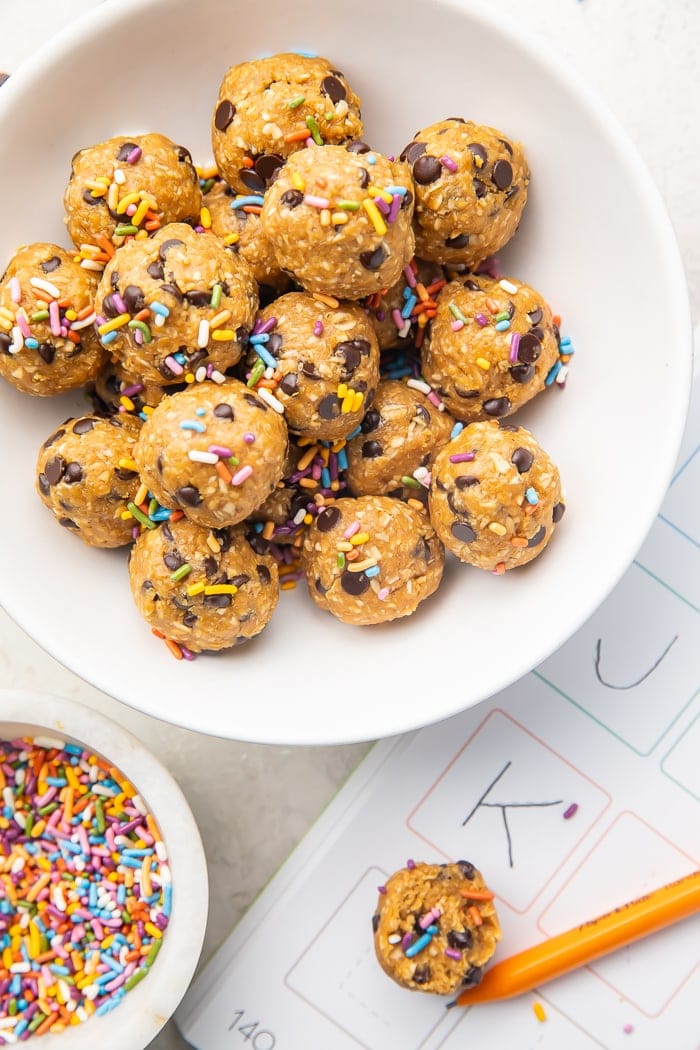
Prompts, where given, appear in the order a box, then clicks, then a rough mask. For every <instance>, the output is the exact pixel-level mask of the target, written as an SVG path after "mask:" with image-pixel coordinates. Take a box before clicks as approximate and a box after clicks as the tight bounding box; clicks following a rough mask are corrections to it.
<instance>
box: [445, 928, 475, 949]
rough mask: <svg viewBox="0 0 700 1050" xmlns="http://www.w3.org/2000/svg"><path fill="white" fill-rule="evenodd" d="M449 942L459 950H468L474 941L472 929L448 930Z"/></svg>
mask: <svg viewBox="0 0 700 1050" xmlns="http://www.w3.org/2000/svg"><path fill="white" fill-rule="evenodd" d="M447 943H448V945H449V946H450V948H455V949H456V950H457V951H466V950H467V948H471V946H472V945H473V943H474V938H473V936H472V932H471V930H448V931H447Z"/></svg>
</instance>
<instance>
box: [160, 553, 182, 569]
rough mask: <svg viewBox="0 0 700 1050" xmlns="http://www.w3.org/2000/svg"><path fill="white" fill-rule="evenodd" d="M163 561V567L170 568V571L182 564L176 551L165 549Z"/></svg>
mask: <svg viewBox="0 0 700 1050" xmlns="http://www.w3.org/2000/svg"><path fill="white" fill-rule="evenodd" d="M163 561H164V562H165V567H166V568H167V569H170V571H171V572H175V569H179V568H180V566H181V565H183V564H184V562H183V560H182V558H181V557H180V555H179V554H178V552H177V551H167V553H166V554H164V555H163Z"/></svg>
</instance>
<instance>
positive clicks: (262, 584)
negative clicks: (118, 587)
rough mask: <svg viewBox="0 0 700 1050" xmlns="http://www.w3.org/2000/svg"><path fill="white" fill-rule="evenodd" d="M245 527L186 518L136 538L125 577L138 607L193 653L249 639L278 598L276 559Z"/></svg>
mask: <svg viewBox="0 0 700 1050" xmlns="http://www.w3.org/2000/svg"><path fill="white" fill-rule="evenodd" d="M265 546H266V544H265V543H264V541H262V542H261V541H260V540H259V538H258V537H255V536H252V537H249V536H248V534H247V533H246V530H245V528H244V527H243V526H240V525H239V526H237V527H235V528H223V529H207V528H205V527H204V526H202V525H197V524H195V522H192V521H188V519H187V518H180V520H179V521H175V522H170V521H166V522H164V524H163V525H161V526H160V528H157V529H147V530H146V531H145V532H143V533H141V535H140V536H139V537H138V539H137V540H136V543H135V544H134V546H133V548H132V550H131V555H130V560H129V578H130V582H131V593H132V594H133V597H134V601H135V602H136V607H137V609H138V610H139V612H140V613H141V615H142V616H143V618H144V619H145V620H146V622H147V623H148V624H149V626H150V627H154V628H155V629H156V630H158V631H161V632H162V633H163V634H164V635H165V636H166V638H169V639H172V641H175V642H178V643H180V644H182V645H184V646H186V647H187V648H188V649H189V650H191V651H192V652H195V653H197V652H202V651H203V650H205V649H206V650H213V651H218V650H220V649H228V648H230V647H231V646H233V645H240V644H241V643H242V642H247V641H248V640H249V639H250V638H254V637H255V635H256V634H259V633H260V632H261V631H262V629H263V627H265V626H266V625H267V624H268V622H269V620H270V618H271V616H272V614H273V612H274V611H275V607H276V605H277V601H278V599H279V578H278V573H277V564H276V562H275V560H274V558H272V557H271V556H270V555H269V554H267V553H265V552H264V547H265Z"/></svg>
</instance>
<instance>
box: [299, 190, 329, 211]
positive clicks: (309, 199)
mask: <svg viewBox="0 0 700 1050" xmlns="http://www.w3.org/2000/svg"><path fill="white" fill-rule="evenodd" d="M304 204H309V205H311V207H312V208H330V206H331V202H330V201H329V200H328V197H315V196H314V195H313V193H305V194H304Z"/></svg>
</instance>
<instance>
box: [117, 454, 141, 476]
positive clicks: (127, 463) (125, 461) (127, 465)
mask: <svg viewBox="0 0 700 1050" xmlns="http://www.w3.org/2000/svg"><path fill="white" fill-rule="evenodd" d="M117 466H118V467H121V468H122V470H133V471H134V473H136V474H138V471H139V468H138V467H137V466H136V464H135V463H134V461H133V459H130V458H129V457H128V456H123V457H122V458H121V459H120V460H118V462H117Z"/></svg>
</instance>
